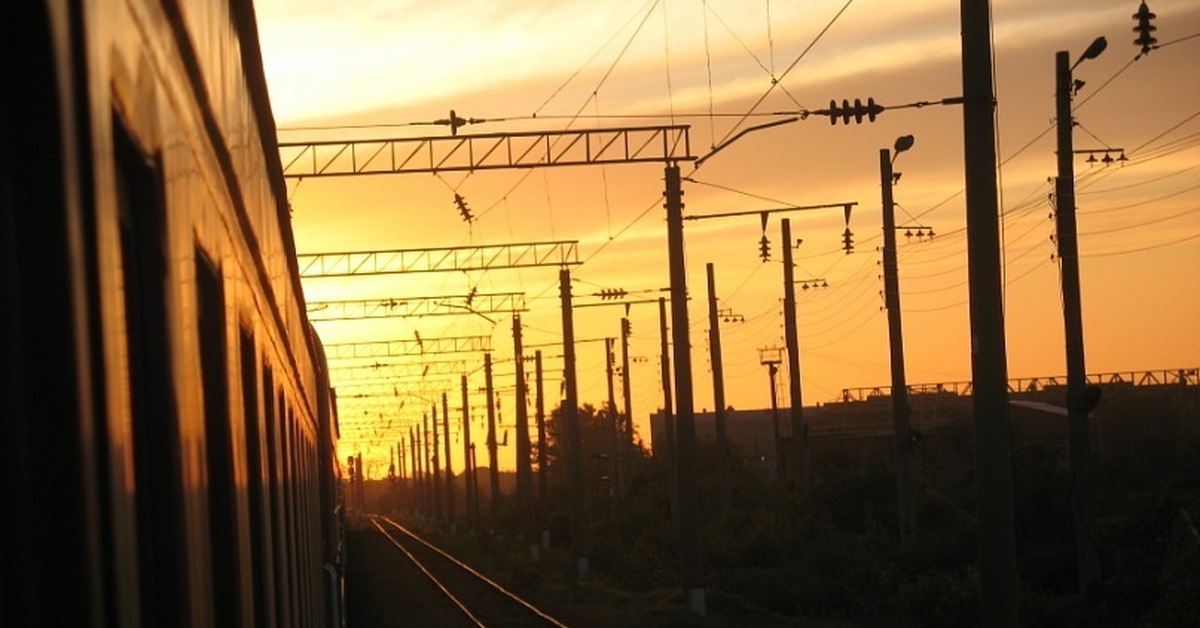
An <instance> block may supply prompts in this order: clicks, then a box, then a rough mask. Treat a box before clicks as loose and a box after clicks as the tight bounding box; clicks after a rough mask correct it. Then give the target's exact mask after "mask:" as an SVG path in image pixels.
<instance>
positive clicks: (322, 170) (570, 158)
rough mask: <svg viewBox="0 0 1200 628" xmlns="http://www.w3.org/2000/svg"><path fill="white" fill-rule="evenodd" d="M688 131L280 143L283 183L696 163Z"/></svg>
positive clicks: (660, 128) (592, 131)
mask: <svg viewBox="0 0 1200 628" xmlns="http://www.w3.org/2000/svg"><path fill="white" fill-rule="evenodd" d="M688 128H689V127H688V126H687V125H668V126H647V127H625V128H616V129H587V130H566V131H531V132H525V133H491V134H479V135H452V136H437V137H413V138H391V139H374V140H331V141H323V142H281V143H280V144H279V153H280V161H281V162H282V163H283V176H284V177H289V178H301V177H333V176H344V175H362V174H400V173H433V172H454V171H473V170H498V169H504V168H544V167H550V166H578V165H586V164H618V163H638V162H654V163H663V162H672V161H675V162H677V161H694V160H695V159H696V157H695V156H694V155H692V154H691V141H690V139H689V136H688Z"/></svg>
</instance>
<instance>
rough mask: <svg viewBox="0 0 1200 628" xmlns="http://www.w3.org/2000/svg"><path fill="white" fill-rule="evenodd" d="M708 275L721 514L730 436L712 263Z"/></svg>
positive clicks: (726, 499) (727, 505)
mask: <svg viewBox="0 0 1200 628" xmlns="http://www.w3.org/2000/svg"><path fill="white" fill-rule="evenodd" d="M704 269H705V272H706V273H707V274H708V353H709V360H710V361H711V362H712V380H713V417H714V419H715V421H716V428H717V491H718V496H719V500H718V504H719V506H720V509H721V513H722V514H729V512H730V511H732V510H733V487H732V486H730V483H729V436H728V434H727V433H726V426H725V366H724V364H723V363H722V361H721V319H720V317H719V316H718V315H717V279H716V276H715V272H714V270H713V264H712V262H709V263H708V264H706V265H705V267H704Z"/></svg>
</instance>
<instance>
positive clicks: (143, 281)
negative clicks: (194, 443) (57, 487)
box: [113, 117, 187, 626]
mask: <svg viewBox="0 0 1200 628" xmlns="http://www.w3.org/2000/svg"><path fill="white" fill-rule="evenodd" d="M113 135H114V150H115V157H116V159H115V164H116V175H117V177H116V184H117V203H118V210H119V213H120V223H121V255H122V268H123V272H124V282H125V318H126V320H125V329H126V342H127V343H128V347H127V348H128V353H129V377H128V381H129V394H130V403H131V408H130V411H131V415H132V416H131V426H132V432H133V443H134V444H133V448H134V455H133V458H134V482H135V485H136V491H137V493H136V502H137V506H136V511H137V514H136V517H137V529H138V570H139V576H140V577H139V581H140V598H141V607H142V618H143V621H144V623H146V624H148V625H164V626H165V625H172V624H178V623H180V622H181V621H182V620H183V616H184V609H185V599H184V593H185V591H186V590H187V581H186V580H187V576H186V573H187V572H186V569H185V566H184V562H185V558H184V556H185V555H184V546H185V543H184V538H185V535H184V531H183V498H182V494H181V488H180V487H181V486H182V473H181V469H180V467H179V462H178V461H179V447H180V445H179V417H178V416H177V414H176V399H175V394H174V378H173V376H172V363H171V355H170V349H169V346H170V343H169V339H170V324H171V322H170V320H169V317H168V313H167V305H166V304H167V289H168V266H167V251H166V244H165V243H166V212H165V201H164V193H163V185H162V178H161V171H160V169H159V167H158V165H157V164H156V163H155V162H154V161H152V160H150V159H148V158H147V157H145V156H144V155H143V154H142V152H141V151H140V150H139V149H138V148H137V146H136V144H135V143H134V141H133V140H132V138H131V137H130V136H129V134H128V132H127V131H126V130H125V127H124V126H123V125H122V124H121V122H120V120H119V119H118V118H116V117H114V118H113Z"/></svg>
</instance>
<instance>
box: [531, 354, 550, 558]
mask: <svg viewBox="0 0 1200 628" xmlns="http://www.w3.org/2000/svg"><path fill="white" fill-rule="evenodd" d="M533 372H534V382H535V388H534V391H535V401H534V408H535V410H534V411H535V413H536V415H535V416H536V419H537V439H538V452H537V459H538V505H537V513H538V525H539V526H540V527H541V530H542V547H543V548H544V549H550V530H549V529H547V526H548V523H549V522H548V521H547V520H546V516H547V513H546V508H547V500H548V499H549V498H550V473H549V469H547V468H546V395H545V394H544V387H543V385H542V380H543V378H542V350H541V349H538V350H537V351H534V353H533Z"/></svg>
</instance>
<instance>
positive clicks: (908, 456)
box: [879, 135, 916, 545]
mask: <svg viewBox="0 0 1200 628" xmlns="http://www.w3.org/2000/svg"><path fill="white" fill-rule="evenodd" d="M906 137H908V138H909V142H908V143H909V144H910V145H911V138H912V136H911V135H909V136H906ZM900 146H901V143H900V141H899V140H897V142H896V153H897V154H899V152H900ZM879 178H880V189H882V190H883V293H884V297H883V302H884V306H885V307H886V308H887V319H888V347H889V349H890V351H889V353H890V356H891V367H892V430H893V433H894V435H893V438H894V439H895V448H896V454H895V455H896V508H897V511H898V515H899V522H900V544H901V545H908V544H910V543H911V542H912V539H913V537H914V536H915V535H916V518H915V515H914V514H913V484H912V454H913V445H914V443H913V439H912V408H911V407H909V404H908V383H907V382H906V381H905V377H904V336H903V328H902V327H901V325H900V273H899V269H898V268H897V264H896V206H895V201H894V199H893V197H892V185H893V176H892V156H891V152H890V151H888V149H886V148H884V149H881V150H880V151H879Z"/></svg>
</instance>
